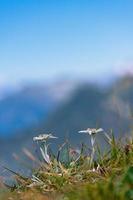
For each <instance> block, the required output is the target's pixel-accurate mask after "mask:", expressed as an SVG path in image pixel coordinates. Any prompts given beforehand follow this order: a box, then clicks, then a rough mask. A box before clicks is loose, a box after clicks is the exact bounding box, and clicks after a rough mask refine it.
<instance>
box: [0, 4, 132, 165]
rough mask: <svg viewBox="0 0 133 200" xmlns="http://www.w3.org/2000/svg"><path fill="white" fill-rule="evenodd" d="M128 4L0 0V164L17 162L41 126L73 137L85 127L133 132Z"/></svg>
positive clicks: (76, 140) (61, 136)
mask: <svg viewBox="0 0 133 200" xmlns="http://www.w3.org/2000/svg"><path fill="white" fill-rule="evenodd" d="M132 11H133V2H132V1H131V0H117V1H116V0H111V1H107V0H105V1H104V0H101V1H99V0H93V1H92V0H58V1H56V0H19V1H18V0H12V1H11V0H0V159H1V164H2V165H6V166H9V167H11V168H17V167H16V164H15V161H14V158H13V155H16V154H18V155H21V154H22V148H24V147H26V148H28V149H29V150H30V151H33V152H34V143H33V141H32V138H33V136H36V135H38V134H40V133H53V134H54V135H56V136H58V137H59V139H58V142H57V143H58V144H59V143H61V142H62V141H63V140H64V138H67V137H68V138H70V140H71V142H72V143H73V144H74V145H76V144H78V143H79V142H81V141H83V140H85V139H86V138H85V137H81V136H79V135H78V134H77V132H78V131H79V130H82V129H85V128H87V127H102V128H103V129H104V130H106V131H107V132H110V130H111V129H112V130H113V132H114V134H115V135H116V137H121V136H125V135H126V136H127V135H131V134H132V133H131V132H132V131H131V130H132V124H133V123H132V120H133V118H132V110H133V12H132ZM14 152H15V154H14ZM14 157H16V156H14ZM19 157H20V156H19Z"/></svg>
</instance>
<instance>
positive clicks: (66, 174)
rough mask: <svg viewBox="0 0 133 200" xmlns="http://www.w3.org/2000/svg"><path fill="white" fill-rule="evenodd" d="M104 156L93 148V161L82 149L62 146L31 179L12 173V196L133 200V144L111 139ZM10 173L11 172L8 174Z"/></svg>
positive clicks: (83, 199) (98, 149) (66, 199)
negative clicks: (48, 195) (13, 183)
mask: <svg viewBox="0 0 133 200" xmlns="http://www.w3.org/2000/svg"><path fill="white" fill-rule="evenodd" d="M109 145H110V146H109V149H108V150H107V152H106V153H103V152H102V151H101V148H100V146H99V145H98V144H97V145H96V146H95V153H96V154H95V159H94V160H93V165H92V166H90V154H88V153H87V149H86V147H85V146H84V145H82V146H81V149H80V150H79V151H77V150H76V149H74V148H72V147H71V146H70V145H69V143H68V142H67V143H64V144H63V145H62V146H61V147H60V148H59V151H58V152H57V158H56V156H52V155H50V163H46V162H41V163H40V166H39V168H37V169H35V170H34V172H33V174H32V177H31V178H25V177H23V176H21V175H19V174H18V173H15V172H13V173H14V174H15V177H16V181H17V184H16V186H15V187H14V186H13V187H12V191H13V192H11V193H10V195H12V194H15V193H16V194H18V192H19V193H20V196H21V195H22V194H23V193H28V192H29V191H30V192H33V193H36V192H38V193H39V194H40V195H41V194H44V193H45V194H46V193H50V194H51V197H49V199H50V198H52V196H53V194H55V193H56V197H55V196H54V199H57V200H58V199H59V200H95V199H96V200H105V199H108V200H133V143H132V141H128V143H127V144H122V142H120V141H119V142H118V141H116V140H115V138H114V136H112V137H111V140H110V143H109ZM9 171H10V172H12V171H11V170H9ZM14 199H15V198H14Z"/></svg>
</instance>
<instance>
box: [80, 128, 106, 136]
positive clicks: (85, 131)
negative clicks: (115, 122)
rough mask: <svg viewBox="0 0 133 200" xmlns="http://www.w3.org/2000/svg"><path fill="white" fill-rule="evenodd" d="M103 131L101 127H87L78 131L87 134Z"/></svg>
mask: <svg viewBox="0 0 133 200" xmlns="http://www.w3.org/2000/svg"><path fill="white" fill-rule="evenodd" d="M99 132H103V129H102V128H98V129H96V128H87V129H86V130H82V131H79V133H88V134H89V135H95V134H96V133H99Z"/></svg>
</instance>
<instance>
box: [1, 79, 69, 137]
mask: <svg viewBox="0 0 133 200" xmlns="http://www.w3.org/2000/svg"><path fill="white" fill-rule="evenodd" d="M70 90H71V88H70V85H69V84H68V83H67V82H63V83H62V82H61V84H59V83H55V84H54V83H53V84H47V85H46V84H40V85H37V84H34V85H30V86H26V87H23V88H22V89H20V91H17V92H16V93H12V94H10V95H9V96H7V97H6V98H4V99H2V100H1V101H0V135H1V136H4V135H13V134H15V133H17V132H18V131H20V130H22V129H26V128H29V127H32V126H33V125H37V124H38V123H40V121H42V120H45V119H46V118H47V116H48V114H49V113H50V112H52V111H54V110H55V109H56V107H57V105H58V104H59V103H60V102H61V101H63V98H64V96H65V95H68V93H69V91H70Z"/></svg>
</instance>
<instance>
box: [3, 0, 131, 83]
mask: <svg viewBox="0 0 133 200" xmlns="http://www.w3.org/2000/svg"><path fill="white" fill-rule="evenodd" d="M132 59H133V1H132V0H0V80H1V81H0V82H2V81H3V82H4V81H6V80H8V81H9V82H16V83H17V82H21V81H24V80H34V79H35V80H37V79H38V80H39V79H47V78H51V77H53V76H55V75H58V76H59V75H62V74H63V75H68V76H70V75H71V74H72V75H73V76H74V75H75V76H86V77H88V78H90V77H91V78H97V77H104V76H105V75H110V74H113V71H114V68H115V67H116V65H117V64H119V63H123V62H125V61H128V60H130V62H132Z"/></svg>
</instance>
